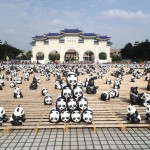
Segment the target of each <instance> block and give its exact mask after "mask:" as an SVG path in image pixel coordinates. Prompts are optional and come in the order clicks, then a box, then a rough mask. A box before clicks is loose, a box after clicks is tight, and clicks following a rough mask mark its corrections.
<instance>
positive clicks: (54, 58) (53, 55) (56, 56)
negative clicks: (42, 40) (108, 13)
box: [49, 51, 60, 62]
mask: <svg viewBox="0 0 150 150" xmlns="http://www.w3.org/2000/svg"><path fill="white" fill-rule="evenodd" d="M49 60H50V61H54V62H58V61H59V60H60V54H59V53H58V51H51V52H50V53H49Z"/></svg>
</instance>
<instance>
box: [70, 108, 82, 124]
mask: <svg viewBox="0 0 150 150" xmlns="http://www.w3.org/2000/svg"><path fill="white" fill-rule="evenodd" d="M81 119H82V118H81V112H80V111H79V110H74V111H73V112H71V121H72V122H75V123H81Z"/></svg>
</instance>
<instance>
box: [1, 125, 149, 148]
mask: <svg viewBox="0 0 150 150" xmlns="http://www.w3.org/2000/svg"><path fill="white" fill-rule="evenodd" d="M29 149H30V150H37V149H38V150H46V149H47V150H71V149H74V150H94V149H97V150H100V149H107V150H109V149H113V150H117V149H120V150H132V149H136V150H138V149H139V150H141V149H144V150H146V149H147V150H149V149H150V130H149V129H146V128H128V129H127V130H126V131H124V132H121V131H120V130H119V129H118V128H97V130H96V132H93V131H92V130H91V129H71V130H69V132H67V133H64V132H63V130H62V129H42V130H39V132H38V133H37V134H36V133H35V131H34V130H13V131H11V133H10V134H8V135H4V134H3V132H2V131H0V150H29Z"/></svg>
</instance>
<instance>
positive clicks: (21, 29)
mask: <svg viewBox="0 0 150 150" xmlns="http://www.w3.org/2000/svg"><path fill="white" fill-rule="evenodd" d="M149 7H150V0H0V40H1V41H2V42H4V41H7V43H8V44H10V45H12V46H14V47H16V48H18V49H21V50H31V49H32V46H31V45H30V42H32V37H34V36H36V35H44V34H47V33H49V32H52V33H58V32H60V30H63V29H65V28H67V29H76V28H78V29H80V30H83V31H84V32H87V33H95V34H99V35H101V36H104V35H107V36H109V37H111V39H110V41H111V42H112V43H113V45H112V46H111V48H118V49H119V48H123V47H124V46H125V45H126V44H127V43H129V42H130V43H132V44H134V43H135V41H138V42H142V41H145V40H146V39H149V40H150V8H149Z"/></svg>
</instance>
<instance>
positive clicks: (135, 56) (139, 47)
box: [121, 40, 150, 61]
mask: <svg viewBox="0 0 150 150" xmlns="http://www.w3.org/2000/svg"><path fill="white" fill-rule="evenodd" d="M121 56H122V58H123V59H131V60H143V61H145V60H150V42H149V41H148V40H146V41H145V42H141V43H138V42H135V44H134V45H132V44H131V43H128V44H126V45H125V47H124V48H123V49H121Z"/></svg>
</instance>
